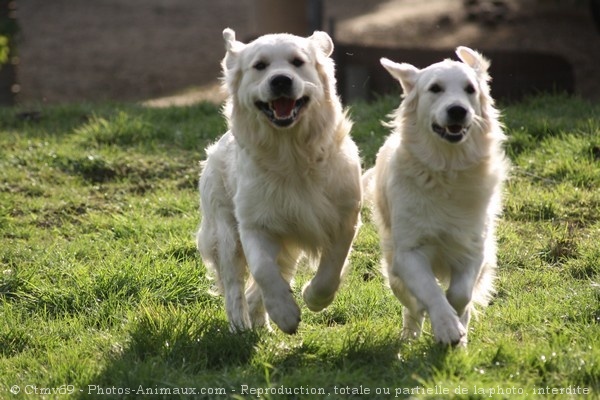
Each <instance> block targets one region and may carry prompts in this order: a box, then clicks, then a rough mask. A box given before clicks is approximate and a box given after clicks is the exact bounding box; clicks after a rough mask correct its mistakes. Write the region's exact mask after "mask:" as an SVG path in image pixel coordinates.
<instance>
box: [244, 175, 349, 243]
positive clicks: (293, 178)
mask: <svg viewBox="0 0 600 400" xmlns="http://www.w3.org/2000/svg"><path fill="white" fill-rule="evenodd" d="M282 172H283V171H264V170H260V169H254V168H248V169H247V170H245V171H240V173H242V174H243V175H245V178H244V179H241V180H239V182H241V183H240V185H239V187H238V191H237V193H236V196H235V203H236V209H237V210H236V215H237V217H238V219H239V220H240V221H239V222H240V223H242V224H250V225H252V226H255V227H258V228H260V229H265V230H267V231H270V232H271V233H273V234H275V235H278V236H282V237H289V238H292V239H295V240H298V241H300V242H303V243H306V242H308V243H307V244H310V245H313V243H312V242H315V243H318V242H319V241H323V240H326V238H327V237H329V236H331V234H333V233H334V231H335V229H336V227H337V226H338V224H339V212H338V210H337V209H336V206H335V202H334V198H335V197H334V196H335V193H334V190H335V189H334V188H332V187H331V186H330V185H329V182H328V180H327V179H326V176H324V175H323V174H322V173H321V171H319V170H314V171H302V170H298V171H291V170H290V171H286V173H282Z"/></svg>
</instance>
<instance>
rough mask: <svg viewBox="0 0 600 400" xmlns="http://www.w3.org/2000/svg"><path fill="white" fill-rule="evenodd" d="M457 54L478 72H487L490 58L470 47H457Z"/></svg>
mask: <svg viewBox="0 0 600 400" xmlns="http://www.w3.org/2000/svg"><path fill="white" fill-rule="evenodd" d="M456 55H457V56H458V58H460V60H461V61H462V62H464V63H465V64H467V65H468V66H469V67H471V68H473V69H474V70H475V71H476V72H477V73H478V74H485V73H486V72H487V70H488V68H489V67H490V62H489V60H488V59H486V58H485V57H484V56H482V55H481V54H479V53H478V52H476V51H475V50H472V49H470V48H468V47H465V46H459V47H457V48H456Z"/></svg>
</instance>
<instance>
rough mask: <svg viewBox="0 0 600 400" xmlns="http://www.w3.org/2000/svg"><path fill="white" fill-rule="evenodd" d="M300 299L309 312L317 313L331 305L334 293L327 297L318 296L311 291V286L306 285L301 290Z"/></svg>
mask: <svg viewBox="0 0 600 400" xmlns="http://www.w3.org/2000/svg"><path fill="white" fill-rule="evenodd" d="M302 298H303V299H304V303H305V304H306V306H307V307H308V309H309V310H310V311H314V312H319V311H321V310H323V309H324V308H325V307H327V306H328V305H330V304H331V302H332V301H333V299H334V298H335V292H333V293H331V294H329V295H327V296H319V295H318V294H316V293H315V291H314V290H313V286H312V285H311V284H310V283H308V284H307V285H306V286H304V289H303V290H302Z"/></svg>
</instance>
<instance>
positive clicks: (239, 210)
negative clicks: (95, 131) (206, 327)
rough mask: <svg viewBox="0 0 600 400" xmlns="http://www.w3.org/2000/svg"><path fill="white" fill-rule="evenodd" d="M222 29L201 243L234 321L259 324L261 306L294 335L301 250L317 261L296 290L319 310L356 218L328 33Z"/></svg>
mask: <svg viewBox="0 0 600 400" xmlns="http://www.w3.org/2000/svg"><path fill="white" fill-rule="evenodd" d="M223 36H224V38H225V45H226V49H227V53H226V56H225V59H224V60H223V72H224V83H225V86H226V88H227V91H228V93H229V101H228V105H227V106H226V110H225V115H226V117H227V119H228V123H229V131H228V132H227V133H226V134H225V135H224V136H223V137H221V139H220V140H219V141H218V142H217V143H215V144H213V145H212V146H210V147H209V148H208V149H207V154H208V157H207V160H206V161H205V162H204V164H203V170H202V173H201V176H200V197H201V212H202V222H201V225H200V229H199V231H198V235H197V241H198V249H199V250H200V253H201V255H202V258H203V260H204V262H205V264H206V265H207V266H208V267H209V268H211V269H212V270H213V271H214V272H215V273H216V277H217V280H218V282H219V285H220V288H221V289H222V291H223V293H224V296H225V308H226V311H227V317H228V319H229V322H230V325H231V327H232V329H233V330H244V329H250V328H253V327H257V326H261V325H264V324H266V323H267V322H268V320H267V319H266V314H265V309H266V313H268V316H269V317H270V318H271V320H272V321H274V322H275V324H277V325H278V326H279V328H280V329H281V330H282V331H284V332H286V333H293V332H295V331H296V330H297V328H298V324H299V322H300V309H299V307H298V305H297V304H296V302H295V300H294V298H293V296H292V291H291V289H290V281H291V280H292V278H293V276H294V274H295V272H296V266H297V263H298V260H299V258H300V257H301V256H302V254H306V255H308V256H309V257H310V258H311V260H314V261H316V263H317V264H318V268H317V272H316V275H315V276H314V277H313V279H312V280H311V281H310V282H309V283H308V284H307V285H306V286H305V287H304V289H303V298H304V301H305V303H306V304H307V306H308V308H309V309H311V310H313V311H320V310H322V309H323V308H325V307H327V306H328V305H329V304H330V303H331V302H332V301H333V298H334V296H335V293H336V291H337V289H338V286H339V284H340V279H341V275H342V270H343V267H344V265H345V264H346V259H347V256H348V253H349V251H350V247H351V243H352V240H353V238H354V235H355V232H356V229H357V226H358V224H359V210H360V206H361V191H362V188H361V179H360V173H361V172H360V160H359V156H358V150H357V147H356V145H355V144H354V142H353V141H352V139H351V138H350V136H349V133H350V128H351V122H350V120H349V119H348V118H347V117H346V115H345V113H344V111H343V110H342V106H341V104H340V101H339V99H338V97H337V94H336V91H335V78H334V65H333V61H332V59H331V58H330V57H329V56H330V54H331V52H332V51H333V43H332V41H331V39H330V38H329V36H328V35H327V34H326V33H324V32H315V33H314V34H313V35H312V36H310V37H308V38H302V37H298V36H293V35H289V34H271V35H265V36H262V37H260V38H258V39H256V40H255V41H253V42H251V43H248V44H244V43H241V42H239V41H237V40H235V34H234V32H233V31H232V30H230V29H226V30H225V31H224V32H223ZM282 77H283V78H282ZM283 92H285V93H283ZM281 93H283V94H281ZM282 98H285V99H283V100H282ZM278 102H279V103H278ZM285 102H288V103H289V104H288V105H287V106H286V105H282V104H284V103H285ZM292 104H293V107H294V111H291V107H292ZM248 269H249V271H250V273H251V279H248V282H247V275H248V274H247V270H248Z"/></svg>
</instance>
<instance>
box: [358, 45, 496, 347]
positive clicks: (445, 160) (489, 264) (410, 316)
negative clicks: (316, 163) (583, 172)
mask: <svg viewBox="0 0 600 400" xmlns="http://www.w3.org/2000/svg"><path fill="white" fill-rule="evenodd" d="M456 53H457V55H458V57H459V58H460V59H461V60H462V62H458V61H450V60H445V61H443V62H440V63H436V64H433V65H430V66H429V67H427V68H424V69H417V68H415V67H414V66H412V65H409V64H397V63H395V62H392V61H390V60H387V59H382V60H381V63H382V65H383V66H384V67H385V68H386V69H387V70H388V71H389V72H390V74H391V75H392V76H394V77H395V78H396V79H398V80H399V81H400V83H401V85H402V88H403V90H404V100H403V101H402V103H401V105H400V107H399V108H398V109H397V110H396V111H395V113H394V114H393V121H392V122H391V124H390V126H391V127H392V129H393V132H392V134H391V135H390V136H389V138H388V139H387V141H386V142H385V144H384V145H383V146H382V148H381V149H380V151H379V153H378V155H377V161H376V164H375V167H374V168H373V169H371V170H369V171H367V172H366V173H365V175H364V178H363V179H364V185H365V186H368V188H367V189H366V190H367V191H368V192H369V194H368V196H369V198H370V199H371V200H372V202H373V203H374V210H375V219H376V223H377V225H378V229H379V233H380V237H381V245H382V249H383V259H384V264H385V268H384V269H385V270H386V273H387V276H388V279H389V284H390V286H391V288H392V290H393V292H394V294H395V295H396V297H398V299H399V300H400V301H401V302H402V303H403V305H404V312H403V329H402V333H403V337H404V338H413V337H417V336H418V335H419V334H420V333H421V329H422V323H423V319H424V315H425V312H427V313H428V314H429V317H430V319H431V325H432V329H433V334H434V337H435V339H436V340H437V341H438V342H441V343H445V344H461V345H466V343H467V330H468V324H469V320H470V316H471V311H472V305H473V303H478V304H481V305H485V304H487V303H488V301H489V299H490V297H491V295H492V293H493V280H494V275H495V272H494V271H495V268H496V239H495V236H494V228H495V224H496V218H497V216H498V214H499V212H500V211H501V191H502V182H503V181H504V179H505V176H506V173H507V169H508V163H507V161H506V159H505V156H504V151H503V149H502V143H503V140H504V134H503V132H502V128H501V124H500V123H499V121H498V112H497V110H496V109H495V108H494V104H493V100H492V98H491V97H490V93H489V87H488V80H489V76H488V73H487V70H488V67H489V63H488V61H487V60H486V59H484V58H483V57H482V56H481V55H480V54H478V53H477V52H475V51H473V50H471V49H468V48H466V47H459V48H458V49H457V51H456ZM440 283H441V284H442V285H443V286H444V287H447V290H446V291H445V292H444V289H443V288H442V286H440Z"/></svg>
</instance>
